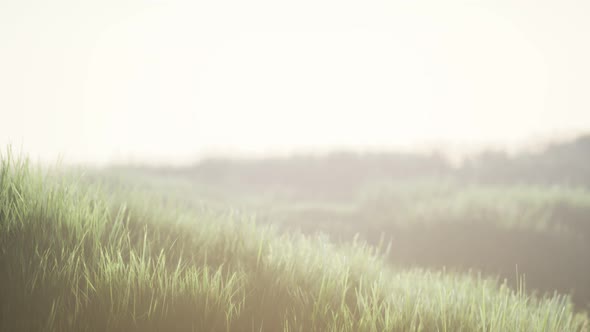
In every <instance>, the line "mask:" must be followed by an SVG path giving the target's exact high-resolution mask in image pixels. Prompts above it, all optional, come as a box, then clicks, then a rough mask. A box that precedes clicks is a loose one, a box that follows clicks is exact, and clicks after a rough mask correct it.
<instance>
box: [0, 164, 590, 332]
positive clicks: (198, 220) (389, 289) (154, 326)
mask: <svg viewBox="0 0 590 332" xmlns="http://www.w3.org/2000/svg"><path fill="white" fill-rule="evenodd" d="M115 196H116V195H115ZM123 196H124V195H123ZM125 201H126V202H127V203H123V201H122V200H121V198H116V197H113V196H111V197H110V198H109V199H107V198H105V196H104V195H102V194H100V193H99V192H98V190H95V189H93V188H86V187H85V186H84V187H82V186H76V185H75V184H74V183H72V182H71V181H69V180H65V181H62V180H57V179H55V178H52V177H47V176H43V175H41V173H40V172H38V171H31V170H30V167H29V166H28V165H26V163H23V162H21V161H18V160H10V158H9V156H8V157H4V158H3V159H2V166H1V169H0V330H3V331H19V330H20V331H25V330H47V331H81V330H97V331H103V330H109V331H133V330H137V331H150V330H152V331H168V330H177V331H178V330H181V331H182V330H189V331H190V330H198V331H226V330H227V331H261V330H262V331H281V330H289V331H314V330H315V331H384V330H390V331H414V330H423V331H476V330H478V331H479V330H486V331H490V330H491V331H586V330H588V321H587V318H586V317H585V316H581V315H574V313H573V312H572V305H571V304H570V302H569V300H568V299H567V298H564V297H560V296H555V297H553V298H550V299H549V298H547V299H541V300H539V299H536V298H534V297H530V296H527V295H525V294H524V293H523V292H513V291H511V290H510V289H508V288H507V287H504V286H501V285H498V284H497V283H496V282H495V281H493V280H487V279H481V278H477V277H475V276H465V275H455V274H440V273H439V274H434V273H429V272H425V271H420V270H413V271H393V270H391V269H390V268H388V267H387V266H386V265H385V264H384V263H383V261H382V259H381V258H380V256H379V255H378V254H377V252H376V250H375V249H374V248H371V247H368V246H366V245H364V244H361V243H352V244H348V245H345V246H339V247H335V246H334V245H332V244H330V243H329V242H327V241H326V240H325V239H322V238H309V237H303V236H298V235H279V234H277V233H276V232H273V230H272V229H271V228H268V227H262V226H256V225H254V224H253V223H252V222H250V221H249V220H247V217H244V216H240V215H237V214H235V213H232V212H231V211H229V212H227V213H223V214H219V213H214V212H207V211H205V210H203V211H200V212H188V211H187V212H186V213H182V211H173V210H170V209H169V208H168V206H169V204H170V203H166V202H161V201H158V202H156V201H155V200H153V199H151V200H148V199H147V198H146V197H138V196H130V197H126V199H125Z"/></svg>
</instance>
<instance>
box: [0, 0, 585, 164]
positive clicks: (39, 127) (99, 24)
mask: <svg viewBox="0 0 590 332" xmlns="http://www.w3.org/2000/svg"><path fill="white" fill-rule="evenodd" d="M589 14H590V4H589V3H587V2H579V1H561V2H556V1H537V2H524V1H523V2H518V3H515V2H511V1H479V2H476V1H457V0H454V1H449V2H445V3H440V2H437V1H418V2H400V1H394V2H387V1H384V2H377V1H374V2H373V1H370V2H362V3H361V2H346V1H344V2H343V1H332V0H322V1H302V2H297V3H277V2H271V1H254V2H248V3H243V2H239V1H221V2H214V3H210V2H185V1H104V2H100V3H80V2H75V1H66V0H60V1H53V2H51V3H47V2H41V1H18V2H17V1H12V2H9V1H6V2H4V3H0V40H1V41H2V43H1V44H0V73H1V74H0V118H1V119H2V120H1V121H0V145H1V146H6V145H7V144H10V143H11V144H12V145H14V146H15V147H21V146H22V150H23V151H24V152H25V153H27V154H29V155H30V156H31V157H33V158H35V159H36V158H40V159H41V160H45V161H52V160H55V159H57V158H58V157H59V156H61V157H62V158H63V160H64V161H65V162H67V163H98V164H104V163H109V162H122V161H123V162H125V161H131V162H152V163H158V164H179V163H187V162H194V161H195V160H197V159H198V158H202V157H208V156H219V155H227V156H265V155H285V154H289V153H311V152H318V151H328V150H333V149H334V150H356V151H359V150H373V151H375V150H377V151H390V150H404V151H408V150H419V151H425V150H441V151H443V152H446V153H448V154H449V155H452V156H453V155H460V154H463V153H467V152H473V151H476V150H478V149H484V148H489V147H492V148H505V149H508V150H515V149H518V148H523V147H530V146H534V145H536V144H541V143H547V142H549V141H551V140H560V139H565V138H571V137H573V136H575V135H577V134H584V133H587V132H590V99H589V98H587V92H588V91H590V62H588V60H587V59H590V45H589V44H588V43H587V42H586V39H587V36H588V34H589V33H590V21H588V20H587V17H588V15H589Z"/></svg>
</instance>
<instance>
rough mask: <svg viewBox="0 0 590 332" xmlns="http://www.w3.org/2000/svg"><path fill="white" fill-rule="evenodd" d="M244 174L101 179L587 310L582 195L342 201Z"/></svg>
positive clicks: (393, 192)
mask: <svg viewBox="0 0 590 332" xmlns="http://www.w3.org/2000/svg"><path fill="white" fill-rule="evenodd" d="M331 167H334V166H333V165H331ZM240 170H241V169H240V168H239V167H238V168H237V170H234V171H232V173H231V174H230V175H229V176H226V175H224V176H223V177H220V179H218V180H216V181H212V180H210V179H208V181H202V180H201V179H198V178H195V177H194V176H191V174H190V173H189V174H186V173H185V174H183V173H182V172H181V171H178V170H175V171H173V172H168V173H163V172H153V171H148V170H145V169H144V170H137V169H136V170H133V171H130V170H129V169H119V170H117V171H111V172H106V173H105V172H100V174H99V176H98V178H100V179H101V180H103V181H104V180H105V179H107V183H109V184H110V188H111V190H113V189H114V188H120V187H121V186H125V187H127V188H133V190H134V191H135V192H137V193H140V194H142V195H145V194H149V193H151V194H154V193H162V192H165V193H166V195H167V197H168V199H169V201H170V202H175V203H176V204H180V205H181V206H182V208H190V207H192V206H201V205H206V206H208V207H210V208H213V207H216V208H218V209H220V210H223V209H224V208H226V207H227V206H231V207H232V208H234V209H236V210H239V211H246V213H248V214H255V215H256V216H257V222H258V223H265V224H271V225H274V226H276V227H277V228H278V229H279V230H280V231H282V232H287V233H289V232H292V231H299V232H302V233H305V234H318V233H321V234H324V235H326V236H328V237H329V239H330V240H331V241H333V242H338V243H346V242H350V241H351V240H352V239H353V238H354V237H355V236H358V237H359V238H360V239H362V240H364V241H367V242H368V243H370V244H372V245H379V244H380V243H383V242H387V243H390V244H391V250H390V252H389V254H388V255H386V257H385V259H386V260H387V261H388V262H389V263H391V264H393V265H395V266H398V267H403V268H408V267H421V268H428V269H432V270H435V271H438V270H441V269H443V268H446V269H451V270H456V271H462V272H468V271H470V270H476V271H478V272H481V273H482V274H483V275H485V276H489V277H500V279H501V280H504V279H506V281H507V283H508V285H509V286H511V287H512V288H513V289H516V288H517V284H518V278H517V277H516V275H517V272H518V273H519V274H523V275H525V277H526V280H527V285H528V289H529V291H531V292H533V291H537V292H541V293H549V294H552V293H553V292H555V291H557V292H559V293H567V294H572V296H573V301H574V303H575V304H576V306H577V307H578V308H580V309H583V310H586V309H588V308H590V306H589V304H590V283H589V282H588V280H590V220H589V218H590V189H588V188H586V187H583V186H572V185H564V184H531V183H529V184H525V183H521V184H518V183H496V184H493V183H481V182H473V181H471V182H469V181H465V180H463V179H461V178H456V177H455V178H453V177H444V176H437V177H413V178H411V177H410V178H408V179H404V180H402V181H400V180H395V179H394V180H392V179H389V180H388V179H387V178H382V179H381V181H380V182H379V181H378V182H368V183H359V184H357V185H354V186H349V188H348V190H347V192H346V195H343V194H341V193H339V192H336V193H334V194H331V192H330V190H331V188H328V189H326V190H324V192H323V193H321V192H320V190H319V189H318V187H319V186H315V187H314V186H311V187H310V186H301V185H300V184H299V181H300V179H294V180H293V179H290V178H287V179H288V180H284V179H282V178H281V181H283V182H282V183H276V182H275V183H272V182H269V183H266V184H264V185H260V184H258V185H256V186H255V185H252V186H250V182H248V181H250V180H249V178H250V174H247V176H244V175H243V174H240ZM266 171H268V172H270V170H269V169H268V168H267V169H266ZM304 171H305V170H302V172H304ZM249 172H250V173H251V172H252V171H249ZM337 172H338V171H337ZM340 172H341V171H340ZM270 173H272V172H270ZM225 178H231V181H229V182H227V181H224V179H225ZM285 181H286V182H285ZM103 183H104V182H103Z"/></svg>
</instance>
